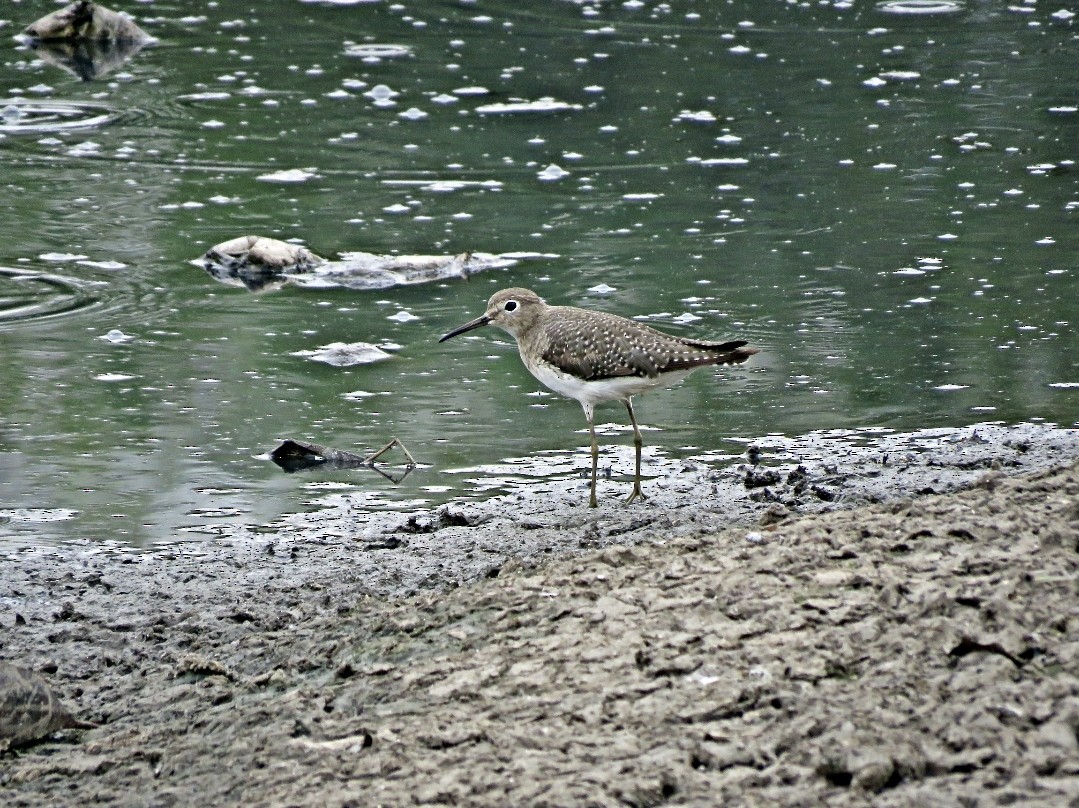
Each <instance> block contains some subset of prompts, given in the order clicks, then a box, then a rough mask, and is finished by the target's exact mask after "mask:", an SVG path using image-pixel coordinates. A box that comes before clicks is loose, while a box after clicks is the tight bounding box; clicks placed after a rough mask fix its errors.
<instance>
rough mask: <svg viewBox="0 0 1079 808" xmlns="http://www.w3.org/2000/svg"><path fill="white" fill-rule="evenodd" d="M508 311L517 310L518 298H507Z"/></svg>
mask: <svg viewBox="0 0 1079 808" xmlns="http://www.w3.org/2000/svg"><path fill="white" fill-rule="evenodd" d="M506 311H517V301H516V300H507V301H506Z"/></svg>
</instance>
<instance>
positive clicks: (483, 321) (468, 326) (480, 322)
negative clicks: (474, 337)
mask: <svg viewBox="0 0 1079 808" xmlns="http://www.w3.org/2000/svg"><path fill="white" fill-rule="evenodd" d="M489 322H491V318H490V317H488V316H487V315H486V314H485V315H483V316H482V317H477V318H476V319H475V320H472V321H471V322H468V323H465V324H464V325H461V326H458V327H457V328H455V329H453V331H447V332H446V333H445V334H443V335H442V336H441V337H439V338H438V341H439V342H445V341H446V340H448V339H449V338H450V337H456V336H457V335H458V334H463V333H465V332H466V331H471V330H472V329H474V328H480V327H481V326H485V325H487V323H489Z"/></svg>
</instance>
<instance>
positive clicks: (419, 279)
mask: <svg viewBox="0 0 1079 808" xmlns="http://www.w3.org/2000/svg"><path fill="white" fill-rule="evenodd" d="M535 257H540V256H539V254H538V253H507V254H502V255H495V254H492V253H478V252H465V253H461V254H459V255H376V254H375V253H368V252H348V253H342V254H341V256H340V258H339V259H338V260H336V261H329V260H327V259H324V258H320V257H319V256H317V255H315V254H314V253H313V252H311V251H310V250H308V249H307V248H305V247H300V246H298V245H295V244H289V243H288V242H284V241H278V240H277V239H272V238H263V237H262V236H241V237H240V238H235V239H231V240H230V241H224V242H222V243H221V244H217V245H215V246H213V247H211V248H210V249H209V250H207V251H206V252H205V253H204V254H203V255H202V257H201V258H199V259H198V260H197V261H195V262H193V263H195V264H196V265H197V266H201V267H202V268H203V269H205V270H206V271H207V272H208V273H209V274H210V276H211V277H213V278H215V279H216V280H219V281H221V282H222V283H228V284H231V285H234V286H246V287H247V288H248V289H251V290H253V291H257V290H260V289H266V288H277V287H280V286H282V285H283V284H285V283H294V284H296V285H299V286H306V287H315V288H329V287H344V288H346V289H388V288H390V287H392V286H410V285H413V284H417V283H429V282H431V281H440V280H447V279H449V278H468V277H469V276H471V275H472V274H474V273H476V272H482V271H484V270H487V269H503V268H505V267H509V266H513V265H514V264H516V263H517V262H518V261H519V260H520V259H522V258H535Z"/></svg>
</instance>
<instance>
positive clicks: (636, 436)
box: [593, 398, 648, 505]
mask: <svg viewBox="0 0 1079 808" xmlns="http://www.w3.org/2000/svg"><path fill="white" fill-rule="evenodd" d="M626 409H627V410H628V411H629V420H630V423H632V424H633V446H634V448H636V450H637V464H636V468H635V470H634V472H633V491H631V492H630V495H629V498H628V499H627V500H626V504H627V505H629V503H631V502H633V500H635V499H641V500H642V501H643V500H646V499H648V497H646V496H645V495H644V492H643V491H641V446H643V445H644V438H642V437H641V428H640V427H639V426H637V416H635V415H634V414H633V403H632V402H631V401H630V400H629V399H628V398H627V399H626ZM593 479H594V478H593Z"/></svg>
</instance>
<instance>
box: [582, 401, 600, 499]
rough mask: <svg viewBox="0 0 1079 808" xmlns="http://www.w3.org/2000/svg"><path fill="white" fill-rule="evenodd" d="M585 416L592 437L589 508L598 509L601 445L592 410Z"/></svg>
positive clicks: (586, 410)
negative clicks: (597, 484) (598, 473)
mask: <svg viewBox="0 0 1079 808" xmlns="http://www.w3.org/2000/svg"><path fill="white" fill-rule="evenodd" d="M584 414H585V415H586V416H587V418H588V432H589V434H591V435H592V493H591V494H590V495H589V497H588V507H589V508H598V507H599V503H598V502H597V501H596V468H597V467H598V466H599V444H598V443H597V442H596V426H595V424H594V423H593V422H592V410H591V409H589V408H585V411H584Z"/></svg>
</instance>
